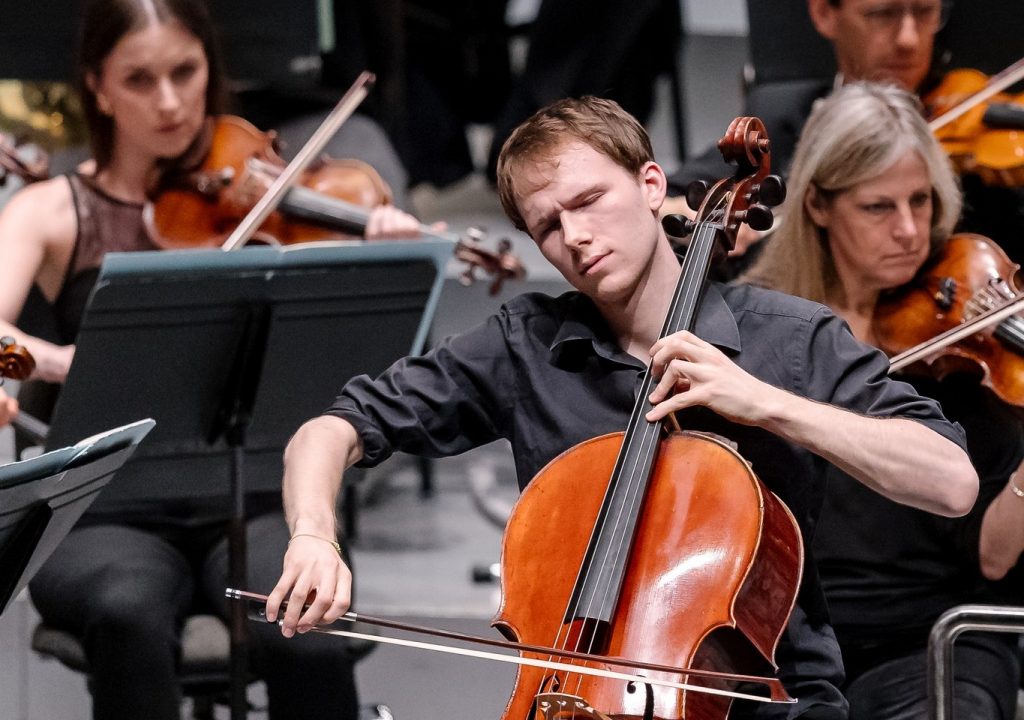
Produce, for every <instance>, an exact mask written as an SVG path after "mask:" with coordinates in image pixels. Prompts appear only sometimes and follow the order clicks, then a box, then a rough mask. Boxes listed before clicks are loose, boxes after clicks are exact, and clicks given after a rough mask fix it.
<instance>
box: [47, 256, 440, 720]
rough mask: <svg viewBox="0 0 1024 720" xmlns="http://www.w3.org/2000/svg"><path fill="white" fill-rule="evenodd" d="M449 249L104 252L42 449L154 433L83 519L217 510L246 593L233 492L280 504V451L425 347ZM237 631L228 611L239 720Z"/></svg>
mask: <svg viewBox="0 0 1024 720" xmlns="http://www.w3.org/2000/svg"><path fill="white" fill-rule="evenodd" d="M453 249H454V243H452V242H450V241H442V240H431V241H416V242H408V243H405V242H388V243H372V244H368V243H316V244H311V245H305V246H297V245H292V246H289V247H287V248H284V249H281V248H271V247H254V248H246V249H245V250H243V251H240V252H230V253H226V252H222V251H220V250H193V251H179V252H146V253H127V254H120V253H115V254H110V255H107V256H106V258H105V260H104V262H103V266H102V268H101V271H100V277H99V280H98V281H97V284H96V287H95V289H94V290H93V294H92V295H91V296H90V298H89V303H88V305H87V307H86V311H85V315H84V316H83V318H82V326H81V329H80V331H79V334H78V338H77V341H76V345H77V349H76V351H75V359H74V363H73V364H72V367H71V371H70V373H69V374H68V378H67V381H66V382H65V385H64V389H63V390H62V392H61V395H60V399H59V401H58V403H57V406H56V408H55V410H54V415H53V421H52V424H51V428H50V435H49V437H48V440H47V445H48V447H53V446H59V445H61V444H62V443H64V442H66V439H67V438H68V437H80V436H81V435H82V434H87V433H89V432H92V431H93V430H94V429H95V428H97V427H106V426H109V425H111V424H116V423H118V422H123V420H124V419H125V418H130V417H138V416H139V414H140V413H143V414H145V415H147V416H150V417H152V418H154V419H155V420H156V422H157V429H156V430H155V431H154V432H153V433H152V435H151V436H150V438H149V440H148V441H147V443H146V445H145V446H144V447H143V448H142V450H140V452H139V453H137V454H136V456H135V457H134V458H133V459H132V462H131V463H129V464H128V465H127V466H125V468H123V470H122V471H121V472H120V473H119V474H118V477H117V480H116V482H114V483H112V484H111V486H110V487H108V488H107V490H106V492H105V493H104V495H103V497H102V498H101V499H100V501H99V502H98V503H96V505H94V506H93V511H95V512H110V513H120V512H129V511H130V510H131V508H132V507H133V506H134V507H135V508H136V509H137V507H138V505H139V503H140V502H144V501H145V500H148V499H170V498H192V499H195V498H205V499H206V501H208V502H213V503H216V502H221V503H222V506H223V508H224V509H225V510H229V512H230V516H231V518H232V520H231V526H230V529H229V557H230V576H231V582H232V583H233V584H234V586H235V587H243V586H244V584H245V544H244V543H245V525H244V519H245V495H246V494H247V493H250V492H268V491H269V492H274V493H275V494H279V493H280V480H281V472H282V454H283V451H284V447H285V444H286V443H287V442H288V439H289V438H290V437H291V435H292V433H294V432H295V430H296V429H298V427H299V425H301V424H302V423H303V422H304V421H305V420H308V419H309V418H311V417H314V416H316V415H319V414H320V413H321V412H322V411H323V410H324V408H326V407H327V406H328V405H329V404H330V403H331V401H332V400H333V399H334V397H335V396H336V395H337V393H338V391H339V390H340V388H341V387H342V385H343V384H344V383H345V382H346V381H347V380H348V379H349V378H351V377H353V376H354V375H357V374H361V373H367V374H370V375H375V374H377V373H379V372H381V371H383V370H384V369H385V368H386V367H387V366H388V365H390V364H391V363H392V362H393V361H394V360H396V359H398V358H400V357H403V356H405V355H408V354H409V353H411V352H412V353H415V352H418V351H419V350H420V349H421V348H422V346H423V343H424V341H425V338H426V334H427V329H428V326H429V322H430V318H431V317H432V315H433V310H434V307H435V306H436V303H437V298H438V295H439V294H440V290H441V285H442V282H443V279H444V277H443V272H442V270H443V268H444V265H445V263H446V262H447V260H448V259H449V258H450V257H451V255H452V252H453ZM243 468H244V470H243ZM245 628H246V617H245V608H244V607H242V605H241V604H240V603H236V604H235V606H233V608H232V618H231V637H232V651H231V679H232V693H231V694H232V703H231V707H232V717H237V718H241V717H244V714H245V711H246V699H245V686H246V677H247V675H248V671H247V667H246V652H245V632H246V630H245Z"/></svg>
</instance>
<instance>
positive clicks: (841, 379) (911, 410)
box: [795, 307, 967, 450]
mask: <svg viewBox="0 0 1024 720" xmlns="http://www.w3.org/2000/svg"><path fill="white" fill-rule="evenodd" d="M807 327H808V332H809V334H810V337H809V338H808V342H807V343H804V344H802V346H803V347H804V348H805V349H806V353H807V354H806V355H805V356H803V357H798V358H795V365H796V370H797V372H798V378H799V377H802V378H803V392H804V394H806V396H807V397H809V398H811V399H813V400H818V401H820V402H826V403H830V404H832V405H836V406H839V407H842V408H846V409H848V410H852V411H853V412H857V413H861V414H862V415H867V416H870V417H882V418H890V417H891V418H905V419H908V420H914V421H917V422H919V423H921V424H922V425H925V426H926V427H928V428H930V429H931V430H933V431H935V432H937V433H938V434H939V435H941V436H942V437H944V438H946V439H948V440H950V441H952V442H954V443H956V444H957V445H958V446H959V447H961V448H963V449H964V450H966V449H967V444H966V438H965V436H964V431H963V428H962V427H960V425H959V424H956V423H951V422H950V421H949V420H947V419H946V417H945V416H944V415H943V413H942V409H941V408H940V407H939V404H938V403H937V402H936V401H935V400H932V399H931V398H926V397H922V396H921V395H919V394H918V393H917V391H916V390H915V389H914V388H913V386H911V385H909V384H908V383H905V382H901V381H898V380H894V379H893V378H891V377H890V376H889V360H888V358H886V357H885V355H884V354H883V353H882V352H881V351H879V350H877V349H876V348H873V347H870V346H868V345H865V344H863V343H861V342H859V341H858V340H857V339H856V338H854V337H853V334H852V333H851V332H850V330H849V327H848V326H847V325H846V323H845V322H844V321H843V320H841V319H840V318H839V317H837V316H836V315H834V314H833V313H832V312H831V311H830V310H829V309H828V308H825V307H822V308H820V309H819V310H818V311H817V312H816V313H815V315H814V317H813V318H812V320H811V322H810V323H809V324H808V326H807ZM818 358H831V360H830V361H827V362H826V361H818Z"/></svg>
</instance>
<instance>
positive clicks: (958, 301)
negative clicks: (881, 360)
mask: <svg viewBox="0 0 1024 720" xmlns="http://www.w3.org/2000/svg"><path fill="white" fill-rule="evenodd" d="M1019 270H1020V266H1018V265H1016V264H1015V263H1013V262H1011V261H1010V259H1009V258H1008V257H1007V256H1006V253H1004V252H1003V250H1002V249H1001V248H1000V247H999V246H998V245H996V244H995V243H994V242H992V241H991V240H989V239H988V238H986V237H982V236H981V235H975V234H971V233H963V234H959V235H954V236H953V237H951V238H950V239H949V240H948V241H947V243H946V245H945V247H944V249H943V252H942V253H941V255H940V256H939V257H937V258H936V259H935V260H933V261H932V262H930V263H929V264H928V265H926V266H925V267H924V269H922V271H921V272H920V273H919V274H918V277H917V278H916V279H915V280H914V282H912V283H910V284H909V285H907V286H905V287H903V288H900V289H899V290H897V291H896V292H894V293H892V294H889V295H886V296H885V297H884V298H882V300H881V301H880V302H879V304H878V306H877V307H876V308H875V315H874V319H873V321H872V329H873V331H874V333H875V337H876V339H877V340H878V346H879V347H880V348H881V349H882V350H883V351H884V352H885V353H886V354H887V355H890V356H891V359H890V368H891V370H890V371H891V372H896V371H899V370H902V369H904V368H908V367H911V366H912V367H911V369H912V370H917V371H921V372H924V373H926V374H929V375H932V376H934V377H936V378H937V379H940V380H941V379H942V378H944V377H946V376H947V375H951V374H953V373H958V372H967V373H971V374H974V375H978V376H980V380H981V382H982V384H984V385H985V386H986V387H988V388H990V389H991V390H992V391H993V392H994V393H995V394H996V396H997V397H999V398H1000V399H1001V400H1003V402H1006V403H1008V404H1010V405H1014V406H1017V407H1024V316H1021V315H1020V314H1019V313H1020V312H1021V311H1022V310H1024V296H1022V295H1021V294H1020V291H1019V289H1018V287H1017V284H1016V276H1017V273H1018V271H1019Z"/></svg>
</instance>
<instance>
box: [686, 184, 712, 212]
mask: <svg viewBox="0 0 1024 720" xmlns="http://www.w3.org/2000/svg"><path fill="white" fill-rule="evenodd" d="M707 194H708V184H707V183H706V182H705V181H703V180H694V181H693V182H692V183H690V184H689V185H687V186H686V204H687V205H689V206H690V209H691V210H699V209H700V206H701V204H702V203H703V202H704V198H705V197H706V196H707Z"/></svg>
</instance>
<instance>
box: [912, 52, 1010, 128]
mask: <svg viewBox="0 0 1024 720" xmlns="http://www.w3.org/2000/svg"><path fill="white" fill-rule="evenodd" d="M1022 78H1024V58H1021V59H1020V60H1018V61H1017V62H1015V63H1013V64H1012V65H1010V66H1009V67H1007V68H1004V69H1003V70H1002V71H1001V72H999V73H996V74H995V75H993V76H992V77H991V78H990V79H989V81H988V84H987V85H985V87H983V88H982V89H981V90H979V91H978V92H976V93H974V94H973V95H971V96H970V97H968V98H967V99H966V100H964V101H963V102H961V103H958V104H957V105H954V106H953V107H951V108H950V109H949V110H947V111H946V112H944V113H942V114H941V115H939V116H938V117H937V118H935V119H934V120H931V121H929V123H928V129H929V130H931V131H932V132H935V131H936V130H938V129H939V128H942V127H945V126H946V125H948V124H949V123H951V122H953V121H954V120H956V119H957V118H958V117H960V116H961V115H963V114H964V113H966V112H967V111H968V110H970V109H971V108H973V107H975V106H976V105H978V104H979V103H983V102H985V101H986V100H988V99H989V98H990V97H992V96H993V95H995V94H996V93H999V92H1002V91H1003V90H1005V89H1006V88H1008V87H1010V86H1011V85H1013V84H1014V83H1015V82H1017V81H1018V80H1020V79H1022Z"/></svg>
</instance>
